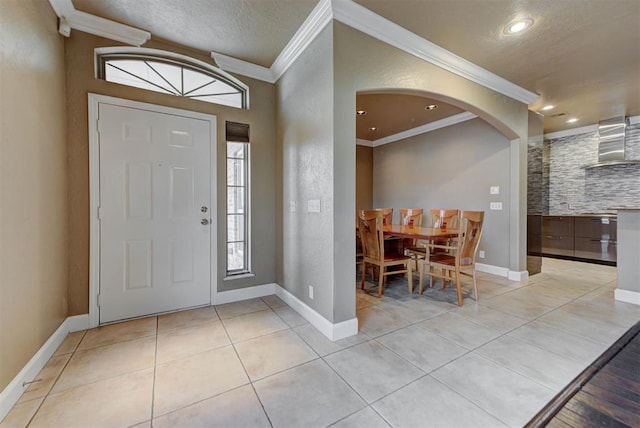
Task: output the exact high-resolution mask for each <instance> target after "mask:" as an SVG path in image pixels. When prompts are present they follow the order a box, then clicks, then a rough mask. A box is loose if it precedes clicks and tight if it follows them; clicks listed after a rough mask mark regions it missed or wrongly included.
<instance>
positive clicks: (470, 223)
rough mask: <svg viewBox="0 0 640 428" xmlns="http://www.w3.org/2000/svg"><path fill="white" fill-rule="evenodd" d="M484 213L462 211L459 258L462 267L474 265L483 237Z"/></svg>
mask: <svg viewBox="0 0 640 428" xmlns="http://www.w3.org/2000/svg"><path fill="white" fill-rule="evenodd" d="M483 223H484V211H466V210H462V211H460V227H459V229H458V230H459V235H458V245H459V247H458V248H459V250H458V257H459V263H460V266H470V265H474V264H475V262H476V252H477V251H478V246H479V245H480V237H481V236H482V224H483Z"/></svg>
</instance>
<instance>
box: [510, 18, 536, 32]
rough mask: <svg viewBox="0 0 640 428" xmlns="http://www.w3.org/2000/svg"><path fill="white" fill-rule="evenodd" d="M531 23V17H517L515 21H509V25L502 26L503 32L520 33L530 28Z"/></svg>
mask: <svg viewBox="0 0 640 428" xmlns="http://www.w3.org/2000/svg"><path fill="white" fill-rule="evenodd" d="M532 25H533V19H531V18H525V19H519V20H517V21H513V22H511V23H510V24H509V25H507V26H506V27H504V30H503V33H504V34H507V35H511V34H520V33H522V32H523V31H524V30H526V29H527V28H530V27H531V26H532Z"/></svg>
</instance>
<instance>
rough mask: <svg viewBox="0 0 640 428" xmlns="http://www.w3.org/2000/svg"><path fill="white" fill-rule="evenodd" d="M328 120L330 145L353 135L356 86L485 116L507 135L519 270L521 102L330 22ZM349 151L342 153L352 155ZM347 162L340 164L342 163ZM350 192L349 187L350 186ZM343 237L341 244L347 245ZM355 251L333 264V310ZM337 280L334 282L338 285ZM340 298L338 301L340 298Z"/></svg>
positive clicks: (345, 198) (344, 201)
mask: <svg viewBox="0 0 640 428" xmlns="http://www.w3.org/2000/svg"><path fill="white" fill-rule="evenodd" d="M333 27H334V56H333V58H334V79H335V87H334V97H335V99H334V120H335V128H334V129H335V131H336V133H335V136H334V138H335V140H336V145H338V144H339V143H340V142H344V141H349V140H351V141H354V140H355V114H354V111H355V97H356V94H357V93H358V92H362V91H367V92H371V93H374V92H385V91H387V92H388V91H393V92H396V93H413V94H425V95H428V96H431V97H433V98H435V99H441V100H443V101H446V102H449V103H451V104H453V105H455V106H458V107H460V108H464V109H465V110H468V111H470V112H472V113H474V114H476V115H478V116H479V117H481V118H482V119H483V120H485V121H486V122H488V123H489V124H490V125H492V126H493V127H494V128H496V129H498V130H499V131H500V132H501V133H502V134H503V135H505V137H506V138H508V139H509V140H510V149H509V154H510V159H509V167H510V172H509V173H510V195H511V199H510V201H508V204H509V213H510V217H509V224H508V229H509V269H510V270H512V271H522V270H524V269H525V268H526V179H527V176H526V171H527V165H526V160H527V126H528V125H527V105H526V104H523V103H521V102H519V101H516V100H514V99H512V98H509V97H507V96H504V95H501V94H499V93H496V92H494V91H492V90H490V89H488V88H486V87H483V86H481V85H478V84H476V83H474V82H471V81H470V80H467V79H465V78H463V77H460V76H458V75H455V74H453V73H450V72H448V71H446V70H444V69H442V68H439V67H437V66H435V65H433V64H430V63H427V62H425V61H422V60H420V59H418V58H416V57H414V56H412V55H409V54H407V53H405V52H403V51H401V50H399V49H396V48H394V47H392V46H390V45H387V44H385V43H383V42H380V41H378V40H376V39H373V38H372V37H369V36H367V35H366V34H363V33H361V32H359V31H357V30H355V29H353V28H350V27H348V26H346V25H344V24H341V23H338V22H334V23H333ZM352 152H353V154H352V155H349V156H347V155H345V156H342V158H345V159H346V158H350V159H353V163H352V164H351V168H352V171H353V169H354V166H353V165H355V149H352ZM347 167H348V166H345V168H347ZM334 174H335V175H336V180H337V179H338V178H337V176H343V180H344V181H342V182H341V186H342V187H343V188H344V189H349V188H351V189H355V174H354V178H353V179H352V181H348V180H349V177H350V175H349V174H348V173H340V172H335V171H334ZM353 193H355V192H353ZM334 208H335V210H336V218H338V219H341V218H342V219H344V220H339V221H338V222H337V223H336V224H335V225H334V229H335V234H336V236H347V235H346V234H347V230H348V228H351V229H353V224H352V223H353V222H352V220H351V219H352V214H351V213H353V212H354V210H355V195H353V196H352V197H351V198H349V195H348V194H347V193H345V194H343V195H341V196H340V197H337V196H336V197H334ZM353 245H355V238H354V239H353V240H351V242H346V241H345V242H344V246H345V248H348V247H351V248H352V247H353ZM354 265H355V256H354V255H352V256H351V257H349V256H346V257H342V258H341V262H340V265H339V266H340V268H339V267H338V265H336V274H340V275H341V276H340V277H339V278H337V279H336V287H337V288H338V287H339V289H340V290H341V291H340V292H339V293H337V294H336V296H335V301H336V307H335V308H334V312H336V313H346V312H347V311H349V307H348V306H349V305H350V303H349V300H350V299H349V297H348V296H347V294H351V293H353V291H352V290H351V289H349V288H347V287H346V286H343V285H342V284H347V283H349V281H351V282H353V277H354V273H355V267H352V266H354ZM338 284H340V285H338ZM343 302H344V303H343Z"/></svg>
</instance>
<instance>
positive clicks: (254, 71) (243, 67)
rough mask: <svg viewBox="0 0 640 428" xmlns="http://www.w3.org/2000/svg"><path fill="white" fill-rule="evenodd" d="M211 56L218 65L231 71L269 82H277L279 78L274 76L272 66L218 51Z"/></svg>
mask: <svg viewBox="0 0 640 428" xmlns="http://www.w3.org/2000/svg"><path fill="white" fill-rule="evenodd" d="M211 58H213V60H214V61H215V62H216V64H218V67H220V68H221V69H223V70H225V71H228V72H230V73H236V74H240V75H242V76H247V77H251V78H252V79H257V80H262V81H263V82H267V83H276V80H277V79H275V78H274V77H273V71H272V70H271V69H270V68H267V67H263V66H261V65H257V64H253V63H251V62H247V61H243V60H241V59H238V58H234V57H232V56H228V55H223V54H221V53H218V52H211Z"/></svg>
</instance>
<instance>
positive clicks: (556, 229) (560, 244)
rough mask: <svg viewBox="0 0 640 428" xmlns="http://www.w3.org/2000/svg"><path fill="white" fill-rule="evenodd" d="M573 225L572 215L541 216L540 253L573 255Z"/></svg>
mask: <svg viewBox="0 0 640 428" xmlns="http://www.w3.org/2000/svg"><path fill="white" fill-rule="evenodd" d="M574 225H575V224H574V218H573V217H572V216H543V217H542V253H543V254H545V255H554V256H568V257H573V256H574V244H573V237H574Z"/></svg>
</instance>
